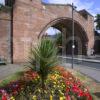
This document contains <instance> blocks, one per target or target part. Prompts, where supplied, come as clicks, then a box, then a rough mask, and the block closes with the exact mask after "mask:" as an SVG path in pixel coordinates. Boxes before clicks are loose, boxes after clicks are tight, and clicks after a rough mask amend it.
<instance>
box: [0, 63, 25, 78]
mask: <svg viewBox="0 0 100 100" xmlns="http://www.w3.org/2000/svg"><path fill="white" fill-rule="evenodd" d="M24 68H25V67H24V66H23V65H18V64H13V65H12V64H8V65H0V80H2V79H4V78H6V77H8V76H10V75H12V74H13V73H16V72H18V71H22V70H24Z"/></svg>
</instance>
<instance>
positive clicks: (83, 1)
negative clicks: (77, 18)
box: [42, 0, 100, 16]
mask: <svg viewBox="0 0 100 100" xmlns="http://www.w3.org/2000/svg"><path fill="white" fill-rule="evenodd" d="M42 1H43V2H46V3H56V4H57V3H58V4H72V3H74V5H75V6H77V10H81V9H86V10H87V11H88V12H90V13H91V14H92V15H93V16H95V15H96V14H98V13H100V0H42Z"/></svg>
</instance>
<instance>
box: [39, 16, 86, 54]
mask: <svg viewBox="0 0 100 100" xmlns="http://www.w3.org/2000/svg"><path fill="white" fill-rule="evenodd" d="M74 24H75V30H74V33H75V46H76V48H75V52H74V54H75V55H86V54H87V47H86V44H87V42H88V36H87V34H86V32H85V30H84V28H83V27H82V26H81V25H80V24H79V23H78V22H77V21H74ZM49 27H54V28H56V29H59V30H60V31H61V32H62V33H63V28H64V29H65V30H66V32H65V33H64V34H65V37H66V54H71V53H72V52H71V51H72V50H71V49H72V42H71V41H72V19H71V18H67V17H66V18H65V17H63V18H58V19H55V20H53V21H51V22H49V23H48V24H47V25H46V26H45V27H44V28H43V29H42V31H41V32H40V34H39V36H38V38H41V37H42V36H44V35H45V31H46V30H47V29H48V28H49Z"/></svg>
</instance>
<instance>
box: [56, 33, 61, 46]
mask: <svg viewBox="0 0 100 100" xmlns="http://www.w3.org/2000/svg"><path fill="white" fill-rule="evenodd" d="M56 45H57V46H59V45H62V34H61V33H58V34H57V38H56Z"/></svg>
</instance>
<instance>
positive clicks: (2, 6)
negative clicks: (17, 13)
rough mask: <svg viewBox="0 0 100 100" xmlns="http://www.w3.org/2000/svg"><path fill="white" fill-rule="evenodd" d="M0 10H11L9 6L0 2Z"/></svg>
mask: <svg viewBox="0 0 100 100" xmlns="http://www.w3.org/2000/svg"><path fill="white" fill-rule="evenodd" d="M0 11H3V12H9V11H11V7H9V6H4V5H2V4H0Z"/></svg>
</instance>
